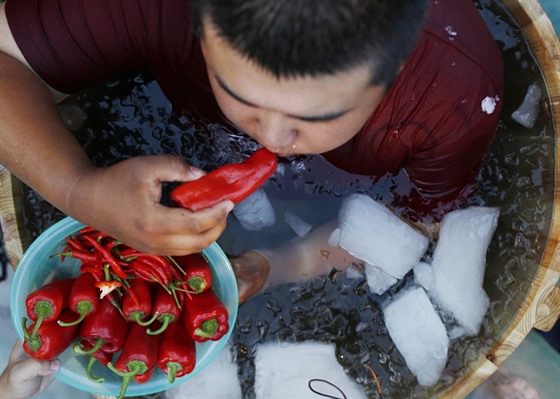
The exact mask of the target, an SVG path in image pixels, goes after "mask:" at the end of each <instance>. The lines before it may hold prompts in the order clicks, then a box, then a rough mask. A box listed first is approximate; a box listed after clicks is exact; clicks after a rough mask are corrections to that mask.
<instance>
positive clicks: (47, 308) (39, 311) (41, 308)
mask: <svg viewBox="0 0 560 399" xmlns="http://www.w3.org/2000/svg"><path fill="white" fill-rule="evenodd" d="M33 312H34V313H35V314H36V315H37V321H36V322H35V327H34V328H33V331H32V332H31V336H35V334H37V330H38V329H39V327H40V326H41V323H42V322H43V320H44V319H46V318H47V317H50V316H51V315H52V314H53V313H54V309H53V305H52V303H50V302H49V301H37V303H36V304H35V306H34V307H33Z"/></svg>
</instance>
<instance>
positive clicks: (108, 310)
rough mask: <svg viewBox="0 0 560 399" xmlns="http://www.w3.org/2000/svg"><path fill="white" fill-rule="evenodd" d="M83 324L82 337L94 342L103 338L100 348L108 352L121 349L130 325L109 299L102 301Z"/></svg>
mask: <svg viewBox="0 0 560 399" xmlns="http://www.w3.org/2000/svg"><path fill="white" fill-rule="evenodd" d="M81 326H82V327H81V328H80V337H82V339H84V340H88V341H90V342H93V343H95V342H96V341H97V339H98V338H101V339H103V344H102V345H101V348H100V349H101V350H102V351H103V352H108V353H115V352H118V351H119V350H121V348H122V347H123V345H124V342H125V340H126V334H127V331H128V327H129V325H128V322H127V321H126V320H125V319H124V317H122V315H121V313H120V312H119V310H118V309H117V308H116V307H115V306H113V305H112V304H111V303H109V302H107V301H100V302H99V308H98V309H97V311H96V312H95V313H94V314H92V315H91V316H90V317H86V319H85V320H84V321H83V322H82V324H81Z"/></svg>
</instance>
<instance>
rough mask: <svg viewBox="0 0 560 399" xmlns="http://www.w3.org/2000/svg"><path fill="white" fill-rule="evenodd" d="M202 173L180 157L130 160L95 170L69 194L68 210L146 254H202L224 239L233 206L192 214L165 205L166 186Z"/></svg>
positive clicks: (226, 203)
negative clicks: (220, 239) (222, 235)
mask: <svg viewBox="0 0 560 399" xmlns="http://www.w3.org/2000/svg"><path fill="white" fill-rule="evenodd" d="M203 173H204V172H202V171H201V170H199V169H197V168H193V167H190V166H189V165H188V164H186V163H185V162H184V161H183V160H182V159H181V158H180V157H176V156H143V157H136V158H131V159H128V160H125V161H122V162H119V163H117V164H115V165H112V166H110V167H107V168H91V169H89V170H87V171H86V172H84V173H83V174H82V175H81V176H80V178H79V179H77V181H76V182H75V183H74V184H73V186H72V187H66V188H62V189H65V190H68V197H67V204H66V207H65V208H66V209H67V213H68V214H69V215H72V216H74V217H75V218H77V219H78V220H80V221H82V222H83V223H85V224H88V225H91V226H93V227H95V228H97V229H99V230H101V231H103V232H105V233H107V234H109V235H110V236H112V237H114V238H116V239H118V240H120V241H122V242H124V243H126V244H127V245H129V246H131V247H133V248H135V249H137V250H139V251H142V252H146V253H151V254H158V255H186V254H189V253H194V252H200V251H201V250H202V249H204V248H207V247H208V246H209V245H210V244H211V243H212V242H214V241H216V239H217V238H218V237H219V236H220V234H221V233H222V232H223V231H224V229H225V227H226V221H227V215H228V213H229V212H230V211H231V209H232V208H233V203H231V202H230V201H224V202H221V203H219V204H217V205H215V206H214V207H212V208H208V209H204V210H201V211H199V212H196V213H193V212H190V211H188V210H186V209H182V208H169V207H167V206H164V205H161V204H160V200H161V189H162V183H163V182H173V181H190V180H195V179H197V178H199V177H200V176H202V175H203Z"/></svg>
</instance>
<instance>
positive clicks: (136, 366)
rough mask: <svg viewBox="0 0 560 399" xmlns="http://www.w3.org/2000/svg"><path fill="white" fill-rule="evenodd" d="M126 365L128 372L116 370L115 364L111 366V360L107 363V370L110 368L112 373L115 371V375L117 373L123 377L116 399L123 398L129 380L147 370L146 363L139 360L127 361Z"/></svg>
mask: <svg viewBox="0 0 560 399" xmlns="http://www.w3.org/2000/svg"><path fill="white" fill-rule="evenodd" d="M127 367H128V369H129V371H128V372H126V371H121V370H118V369H117V368H115V366H113V363H111V362H109V363H107V368H108V369H109V370H111V371H112V372H113V373H115V374H117V375H119V376H121V377H122V378H123V382H122V386H121V391H120V393H119V397H118V398H117V399H122V398H124V394H125V393H126V388H128V384H129V383H130V380H131V379H132V378H133V377H134V376H135V375H138V374H143V373H145V372H146V371H147V368H148V366H147V365H146V363H144V362H141V361H139V360H133V361H131V362H129V363H128V364H127Z"/></svg>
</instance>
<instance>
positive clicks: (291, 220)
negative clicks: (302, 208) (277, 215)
mask: <svg viewBox="0 0 560 399" xmlns="http://www.w3.org/2000/svg"><path fill="white" fill-rule="evenodd" d="M284 220H285V221H286V223H287V224H288V226H290V227H291V228H292V230H294V231H295V233H296V234H297V235H298V236H300V237H303V236H305V235H306V234H307V233H309V232H310V231H311V229H312V228H313V226H311V225H310V224H309V223H307V222H306V221H304V220H303V219H302V218H300V217H299V216H298V215H296V214H295V213H294V212H292V211H291V210H289V209H286V212H284Z"/></svg>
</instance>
